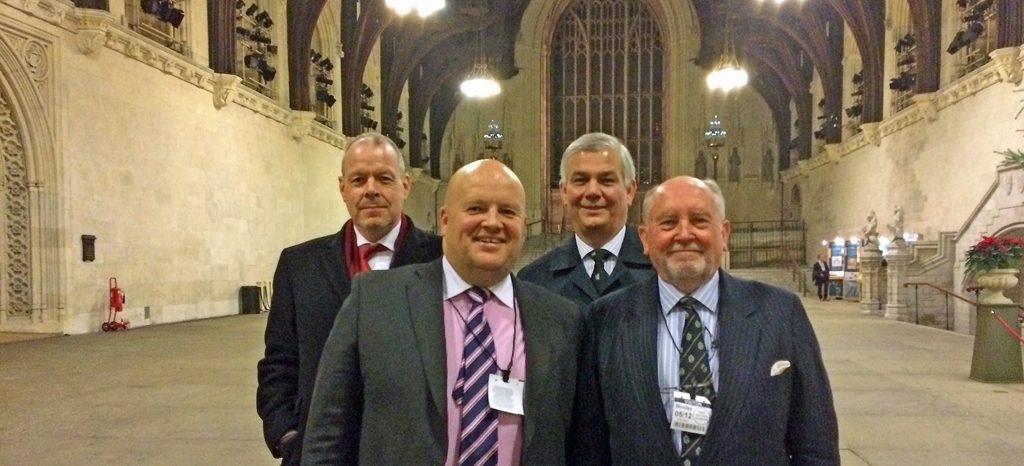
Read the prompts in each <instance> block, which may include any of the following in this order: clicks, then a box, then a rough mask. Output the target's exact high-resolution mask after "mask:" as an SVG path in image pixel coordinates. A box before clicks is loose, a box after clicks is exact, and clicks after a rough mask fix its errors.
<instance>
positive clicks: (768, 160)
mask: <svg viewBox="0 0 1024 466" xmlns="http://www.w3.org/2000/svg"><path fill="white" fill-rule="evenodd" d="M761 181H767V182H774V181H775V156H774V155H773V154H772V150H771V149H768V150H766V151H765V153H764V157H762V158H761Z"/></svg>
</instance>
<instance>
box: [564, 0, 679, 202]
mask: <svg viewBox="0 0 1024 466" xmlns="http://www.w3.org/2000/svg"><path fill="white" fill-rule="evenodd" d="M662 72H663V66H662V42H661V31H660V29H659V27H658V23H657V21H656V20H655V19H654V16H653V15H652V14H651V11H650V9H649V8H648V6H647V4H646V2H644V1H642V0H592V1H582V0H576V1H574V2H573V3H572V4H570V5H569V7H568V8H566V9H565V11H564V12H563V13H562V16H561V17H560V18H559V20H558V23H557V25H556V26H555V32H554V35H553V37H552V42H551V88H550V92H551V94H550V95H551V100H550V102H551V105H550V106H549V108H550V112H551V113H550V115H549V116H550V121H551V123H552V124H551V138H550V141H551V147H550V148H549V150H550V153H551V157H550V168H551V170H550V173H551V180H550V183H551V186H552V187H554V186H557V185H558V167H559V164H560V163H561V160H560V159H561V154H562V151H564V150H565V148H566V146H568V145H569V143H571V142H572V141H573V140H574V139H576V138H577V137H579V136H580V135H582V134H584V133H588V132H592V131H602V132H605V133H608V134H611V135H613V136H616V137H618V138H620V139H622V141H623V142H624V143H625V144H626V147H628V148H629V150H630V152H631V153H632V154H633V158H634V159H635V160H636V166H637V177H638V181H639V182H640V183H646V184H651V183H657V182H660V181H661V178H662V167H661V151H662V147H661V146H662V135H661V126H662V105H661V98H662Z"/></svg>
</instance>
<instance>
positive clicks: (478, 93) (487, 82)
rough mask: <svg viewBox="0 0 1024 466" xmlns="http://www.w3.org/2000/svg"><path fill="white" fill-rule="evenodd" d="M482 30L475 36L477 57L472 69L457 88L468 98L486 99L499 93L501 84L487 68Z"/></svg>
mask: <svg viewBox="0 0 1024 466" xmlns="http://www.w3.org/2000/svg"><path fill="white" fill-rule="evenodd" d="M483 50H484V46H483V31H480V33H479V35H478V37H477V58H476V62H474V63H473V69H471V70H470V71H469V75H467V76H466V79H465V80H464V81H462V84H460V85H459V90H461V91H462V93H463V94H465V95H466V97H468V98H470V99H486V98H488V97H494V96H496V95H498V94H500V93H501V86H500V85H499V84H498V81H495V80H494V77H493V76H491V72H490V71H488V70H487V57H486V56H484V51H483Z"/></svg>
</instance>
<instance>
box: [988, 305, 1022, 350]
mask: <svg viewBox="0 0 1024 466" xmlns="http://www.w3.org/2000/svg"><path fill="white" fill-rule="evenodd" d="M988 312H989V314H992V317H995V319H996V321H997V322H999V326H1001V327H1003V330H1006V332H1007V333H1009V334H1010V335H1013V338H1015V339H1016V340H1017V341H1019V342H1020V344H1022V345H1024V337H1022V336H1021V335H1020V334H1019V333H1017V332H1015V331H1014V330H1013V327H1011V326H1010V324H1009V323H1007V322H1006V319H1004V318H1003V316H1001V315H999V314H996V313H995V311H988Z"/></svg>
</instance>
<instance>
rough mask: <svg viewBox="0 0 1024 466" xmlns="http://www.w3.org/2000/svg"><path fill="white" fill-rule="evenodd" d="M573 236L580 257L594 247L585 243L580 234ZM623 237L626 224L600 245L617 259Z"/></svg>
mask: <svg viewBox="0 0 1024 466" xmlns="http://www.w3.org/2000/svg"><path fill="white" fill-rule="evenodd" d="M573 236H574V237H575V238H576V249H578V250H579V252H580V257H587V254H590V251H593V250H594V249H596V248H592V247H590V245H589V244H587V243H586V241H583V239H582V238H580V235H573ZM625 239H626V226H625V225H623V226H622V229H621V230H619V232H618V233H616V234H615V236H612V239H610V240H608V242H607V243H604V244H603V245H601V249H604V250H605V251H608V252H610V253H612V256H615V258H616V259H617V258H618V257H619V251H622V242H623V240H625Z"/></svg>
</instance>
